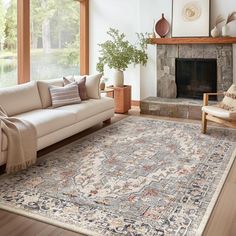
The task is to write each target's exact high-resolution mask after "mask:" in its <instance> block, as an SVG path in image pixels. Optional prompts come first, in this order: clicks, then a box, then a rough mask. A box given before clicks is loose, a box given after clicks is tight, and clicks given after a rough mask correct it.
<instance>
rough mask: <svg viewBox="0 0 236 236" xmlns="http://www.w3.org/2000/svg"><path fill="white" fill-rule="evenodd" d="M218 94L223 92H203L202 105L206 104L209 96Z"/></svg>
mask: <svg viewBox="0 0 236 236" xmlns="http://www.w3.org/2000/svg"><path fill="white" fill-rule="evenodd" d="M218 95H224V92H219V93H204V94H203V106H207V105H208V100H209V96H218Z"/></svg>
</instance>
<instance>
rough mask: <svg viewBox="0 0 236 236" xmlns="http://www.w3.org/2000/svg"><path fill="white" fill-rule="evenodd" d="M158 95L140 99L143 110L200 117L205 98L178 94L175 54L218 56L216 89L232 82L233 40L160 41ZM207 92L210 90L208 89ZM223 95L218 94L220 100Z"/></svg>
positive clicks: (222, 88) (194, 117) (226, 86)
mask: <svg viewBox="0 0 236 236" xmlns="http://www.w3.org/2000/svg"><path fill="white" fill-rule="evenodd" d="M156 48H157V97H148V98H146V99H144V100H142V101H141V113H143V114H151V115H159V116H169V117H177V118H189V119H200V118H201V106H202V100H192V99H181V98H176V96H177V86H176V76H175V73H176V68H175V66H176V63H175V61H176V58H189V59H194V58H201V59H216V60H217V92H220V91H226V90H227V89H228V88H229V87H230V86H231V84H232V83H233V46H232V44H222V45H220V44H206V45H204V44H188V45H157V47H156ZM206 92H207V91H206ZM221 99H222V97H218V100H221Z"/></svg>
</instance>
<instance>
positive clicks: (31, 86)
mask: <svg viewBox="0 0 236 236" xmlns="http://www.w3.org/2000/svg"><path fill="white" fill-rule="evenodd" d="M0 106H1V107H2V108H3V109H4V110H5V111H6V113H7V115H8V116H14V115H17V114H20V113H24V112H27V111H32V110H35V109H41V108H42V104H41V100H40V96H39V92H38V87H37V83H36V82H35V81H32V82H28V83H25V84H20V85H15V86H12V87H8V88H1V89H0Z"/></svg>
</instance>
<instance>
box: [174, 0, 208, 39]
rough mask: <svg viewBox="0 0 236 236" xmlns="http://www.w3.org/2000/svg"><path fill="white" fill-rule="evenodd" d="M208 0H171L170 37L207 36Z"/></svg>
mask: <svg viewBox="0 0 236 236" xmlns="http://www.w3.org/2000/svg"><path fill="white" fill-rule="evenodd" d="M209 31H210V0H172V37H209Z"/></svg>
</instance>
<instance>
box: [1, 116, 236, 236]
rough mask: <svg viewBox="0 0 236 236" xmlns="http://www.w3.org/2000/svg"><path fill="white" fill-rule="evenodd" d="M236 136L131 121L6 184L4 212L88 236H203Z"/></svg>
mask: <svg viewBox="0 0 236 236" xmlns="http://www.w3.org/2000/svg"><path fill="white" fill-rule="evenodd" d="M235 148H236V130H230V129H222V128H209V131H208V134H207V135H202V134H201V133H200V126H199V125H194V124H186V123H177V122H167V121H157V120H152V119H145V118H139V117H128V118H126V119H124V120H122V121H119V122H118V123H115V124H113V125H111V126H108V127H106V128H104V129H102V130H99V131H97V132H95V133H93V134H91V135H89V136H87V137H85V138H83V139H80V140H78V141H76V142H74V143H72V144H69V145H67V146H65V147H62V148H61V149H58V150H56V151H54V152H52V153H49V154H47V155H46V156H44V157H41V158H39V159H38V162H37V164H36V165H35V166H33V167H32V168H30V169H29V170H27V171H22V172H20V173H17V174H14V175H3V176H1V177H0V190H1V191H0V208H2V209H7V210H10V211H13V212H17V213H19V214H23V215H27V216H28V217H31V218H36V219H39V220H42V221H46V222H50V223H52V224H56V225H59V226H63V227H65V228H68V229H72V230H74V231H77V232H81V233H85V234H89V235H109V236H110V235H145V236H149V235H150V236H152V235H199V234H201V233H202V231H203V229H204V226H205V224H206V222H207V219H208V218H209V216H210V213H211V210H212V208H213V206H214V204H215V202H216V200H217V196H218V195H219V193H220V190H221V188H222V185H223V183H224V180H225V178H226V176H227V173H228V172H229V169H230V167H231V165H232V163H233V161H234V159H235Z"/></svg>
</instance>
